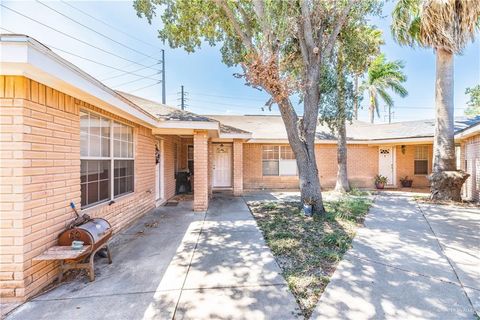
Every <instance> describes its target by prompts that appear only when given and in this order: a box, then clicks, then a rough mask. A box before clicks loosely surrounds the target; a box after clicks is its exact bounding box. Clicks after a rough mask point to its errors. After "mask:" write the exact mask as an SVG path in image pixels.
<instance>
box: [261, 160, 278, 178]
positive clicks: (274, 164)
mask: <svg viewBox="0 0 480 320" xmlns="http://www.w3.org/2000/svg"><path fill="white" fill-rule="evenodd" d="M262 169H263V175H264V176H278V160H263V168H262Z"/></svg>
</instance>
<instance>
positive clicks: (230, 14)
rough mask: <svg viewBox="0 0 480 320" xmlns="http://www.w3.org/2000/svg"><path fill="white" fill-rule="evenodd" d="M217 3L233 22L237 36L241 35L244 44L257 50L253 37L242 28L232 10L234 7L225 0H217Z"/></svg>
mask: <svg viewBox="0 0 480 320" xmlns="http://www.w3.org/2000/svg"><path fill="white" fill-rule="evenodd" d="M215 3H216V4H217V5H218V6H219V7H220V8H222V10H223V11H224V12H225V14H226V15H227V17H228V19H229V20H230V21H231V22H232V25H233V28H234V30H235V33H236V34H237V36H239V37H240V39H241V40H242V42H243V44H244V45H245V46H246V47H248V48H249V49H250V50H252V51H256V50H255V47H254V46H253V43H252V39H251V38H249V37H248V36H247V34H246V33H245V32H244V31H243V30H242V27H241V25H240V23H239V21H238V20H237V18H236V17H235V14H234V13H233V12H232V9H230V7H229V6H228V4H227V3H226V2H225V1H224V0H215Z"/></svg>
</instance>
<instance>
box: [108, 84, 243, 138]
mask: <svg viewBox="0 0 480 320" xmlns="http://www.w3.org/2000/svg"><path fill="white" fill-rule="evenodd" d="M117 92H118V93H119V94H120V95H122V96H123V97H125V98H126V99H128V100H130V101H131V102H133V103H134V104H136V105H137V106H139V107H140V108H142V109H143V110H145V111H147V112H148V113H150V114H151V115H153V116H155V117H156V118H158V119H160V120H166V121H203V122H217V123H219V128H220V132H221V133H225V134H231V133H240V134H243V133H249V132H248V131H245V130H242V129H239V128H235V127H233V126H230V125H226V124H223V123H221V122H219V121H218V120H215V119H212V118H210V117H208V116H203V115H198V114H195V113H193V112H189V111H185V110H181V109H178V108H174V107H170V106H167V105H165V104H162V103H160V102H156V101H153V100H148V99H145V98H142V97H139V96H135V95H133V94H130V93H126V92H122V91H117Z"/></svg>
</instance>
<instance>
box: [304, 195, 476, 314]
mask: <svg viewBox="0 0 480 320" xmlns="http://www.w3.org/2000/svg"><path fill="white" fill-rule="evenodd" d="M479 230H480V209H479V208H478V207H477V208H464V207H463V208H462V207H453V206H441V205H428V204H420V205H417V204H416V203H415V201H413V199H411V198H409V197H408V195H405V194H401V193H393V192H392V193H385V194H382V195H379V196H378V197H377V199H376V202H375V205H374V206H373V208H372V209H371V210H370V212H369V214H368V216H367V219H366V221H365V227H364V228H361V229H359V231H358V234H357V236H356V237H355V239H354V242H353V248H352V249H351V250H350V251H348V252H347V254H346V255H345V256H344V260H342V262H341V263H340V264H339V266H338V268H337V270H336V271H335V273H334V276H333V277H332V280H331V282H330V283H329V285H328V286H327V288H326V290H325V292H324V293H323V295H322V297H321V299H320V301H319V303H318V305H317V308H316V310H315V312H314V314H313V315H312V318H311V319H356V320H357V319H359V320H361V319H476V318H475V316H474V312H475V310H476V312H480V310H479V309H480V231H479Z"/></svg>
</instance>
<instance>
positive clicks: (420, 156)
mask: <svg viewBox="0 0 480 320" xmlns="http://www.w3.org/2000/svg"><path fill="white" fill-rule="evenodd" d="M415 160H428V147H427V146H416V147H415Z"/></svg>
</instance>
